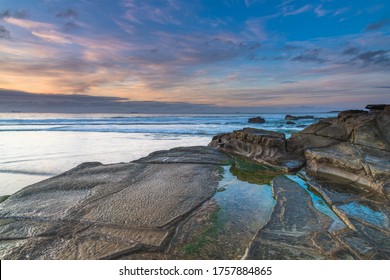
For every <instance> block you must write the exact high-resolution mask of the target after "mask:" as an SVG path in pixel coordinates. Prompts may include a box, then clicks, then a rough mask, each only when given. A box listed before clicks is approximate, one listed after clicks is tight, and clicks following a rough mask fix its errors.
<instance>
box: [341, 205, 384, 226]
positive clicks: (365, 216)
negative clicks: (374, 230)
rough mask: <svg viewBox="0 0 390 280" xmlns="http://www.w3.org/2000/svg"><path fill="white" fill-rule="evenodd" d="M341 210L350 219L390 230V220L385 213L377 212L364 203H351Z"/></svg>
mask: <svg viewBox="0 0 390 280" xmlns="http://www.w3.org/2000/svg"><path fill="white" fill-rule="evenodd" d="M339 208H340V209H341V210H342V211H343V212H345V213H346V214H347V215H348V216H350V217H356V218H358V219H360V220H363V221H365V222H367V223H370V224H373V225H375V226H377V227H380V228H384V229H388V228H389V218H388V217H387V216H386V215H385V214H384V213H383V212H381V211H375V210H373V209H372V208H370V207H368V206H366V205H363V203H362V202H351V203H348V204H344V205H341V206H339Z"/></svg>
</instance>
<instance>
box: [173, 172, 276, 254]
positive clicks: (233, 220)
mask: <svg viewBox="0 0 390 280" xmlns="http://www.w3.org/2000/svg"><path fill="white" fill-rule="evenodd" d="M230 169H231V167H230V166H225V167H224V168H223V179H222V180H221V181H220V183H219V189H218V191H217V193H216V194H215V195H214V196H213V197H212V198H211V200H210V201H209V202H207V203H206V204H205V205H203V207H202V208H201V209H200V211H198V213H197V214H195V215H194V216H193V217H192V218H190V219H189V220H188V221H186V223H185V224H184V225H183V227H182V230H181V234H180V236H176V237H175V238H174V241H173V246H174V247H175V248H176V249H175V252H179V253H182V254H184V255H185V256H187V257H188V258H202V259H240V258H242V257H243V256H244V254H245V251H246V249H247V246H248V244H249V243H250V242H251V240H252V239H253V237H254V236H255V235H256V233H257V232H258V230H260V229H261V228H262V227H263V226H265V225H266V224H267V222H268V221H269V219H270V216H271V213H272V210H273V207H274V205H275V200H274V198H273V195H272V189H271V187H270V186H269V185H266V184H262V185H259V184H252V183H248V182H246V181H241V180H239V179H238V178H237V177H236V176H234V175H233V174H232V173H231V171H230ZM202 213H203V214H202ZM204 213H207V214H204ZM205 217H207V218H205ZM183 229H186V230H183ZM180 248H181V249H180Z"/></svg>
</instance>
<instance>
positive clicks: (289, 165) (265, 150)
mask: <svg viewBox="0 0 390 280" xmlns="http://www.w3.org/2000/svg"><path fill="white" fill-rule="evenodd" d="M209 146H211V147H217V148H219V149H220V150H222V151H224V152H227V153H231V154H234V155H241V156H244V157H247V158H250V159H252V160H255V161H258V162H261V163H268V164H271V165H274V166H277V167H280V168H282V169H284V170H286V171H287V172H289V171H292V170H298V169H299V168H301V167H302V165H303V163H304V160H303V157H302V155H299V154H288V153H287V151H286V138H285V135H284V134H283V133H277V132H272V131H267V130H262V129H254V128H244V129H243V130H237V131H234V132H232V133H226V134H221V135H217V136H215V137H214V138H213V140H212V141H211V143H210V144H209Z"/></svg>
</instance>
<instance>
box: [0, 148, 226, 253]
mask: <svg viewBox="0 0 390 280" xmlns="http://www.w3.org/2000/svg"><path fill="white" fill-rule="evenodd" d="M163 158H168V159H175V158H176V159H177V160H176V161H175V160H172V161H171V164H162V163H166V160H162V159H163ZM149 159H153V163H149V162H147V160H144V161H139V162H133V163H123V164H111V165H102V164H100V163H86V164H82V165H80V166H78V167H76V168H74V169H72V170H70V171H68V172H65V173H63V174H61V175H59V176H56V177H53V178H51V179H48V180H45V181H42V182H39V183H37V184H34V185H31V186H29V187H27V188H25V189H23V190H21V191H19V192H17V193H15V194H14V195H11V196H10V197H9V198H8V199H7V200H6V201H4V202H3V203H0V248H1V250H0V258H2V259H98V258H119V257H121V256H123V255H126V254H131V253H134V252H147V251H153V250H157V249H160V248H161V247H162V246H165V245H166V242H167V240H168V239H169V237H170V236H171V234H172V231H173V230H174V228H175V226H176V225H177V224H178V222H180V220H181V219H182V218H183V217H185V216H186V215H189V214H190V213H191V212H192V211H194V210H195V209H197V208H199V206H200V205H201V204H202V203H203V202H204V201H206V200H208V199H209V198H210V197H212V196H213V195H214V193H215V191H216V189H217V187H218V182H219V181H220V180H221V174H220V171H221V170H220V168H221V167H220V166H219V165H218V163H226V162H229V161H230V158H229V156H226V155H224V154H222V153H220V152H218V151H216V150H214V149H212V148H204V149H202V148H199V147H195V148H193V149H191V148H185V149H182V150H180V149H174V150H171V151H164V152H159V153H158V154H157V156H156V154H155V155H154V156H151V157H149ZM189 159H193V160H192V161H191V162H192V163H184V162H189ZM210 162H213V163H214V164H210Z"/></svg>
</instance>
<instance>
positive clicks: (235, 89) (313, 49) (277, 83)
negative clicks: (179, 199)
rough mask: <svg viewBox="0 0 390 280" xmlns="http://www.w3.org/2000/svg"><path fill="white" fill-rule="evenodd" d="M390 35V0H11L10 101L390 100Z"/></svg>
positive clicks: (6, 26) (6, 80)
mask: <svg viewBox="0 0 390 280" xmlns="http://www.w3.org/2000/svg"><path fill="white" fill-rule="evenodd" d="M389 35H390V2H389V1H385V0H382V1H379V0H370V1H367V0H353V1H352V0H349V1H347V0H316V1H304V0H302V1H301V0H220V1H217V0H191V1H185V0H166V1H160V0H150V1H149V0H72V1H69V0H0V110H3V111H4V110H18V109H21V110H25V109H27V108H28V107H29V106H30V107H34V108H36V109H37V110H44V111H45V110H46V111H48V110H49V111H50V110H54V111H55V110H59V111H64V110H65V111H66V110H67V108H74V107H75V106H76V107H77V106H79V107H80V108H82V107H83V106H85V104H88V107H89V108H93V107H94V106H95V109H96V110H97V111H99V110H103V109H102V108H103V107H105V108H108V107H110V108H111V107H112V108H114V107H117V108H121V110H122V111H123V110H129V111H132V109H131V107H132V106H133V105H134V104H138V105H139V104H149V105H151V107H150V108H151V110H153V106H154V107H161V106H165V105H167V104H168V105H169V106H168V107H166V108H169V109H167V110H172V108H174V107H175V106H173V107H172V106H171V105H172V104H177V105H178V106H183V105H184V104H187V105H189V106H190V107H191V106H192V107H191V108H192V109H194V108H195V109H194V110H195V111H196V110H198V109H199V108H208V109H210V110H214V109H215V108H216V107H228V108H232V110H236V108H245V107H247V109H248V108H268V109H270V108H276V109H277V108H279V109H280V108H306V109H307V108H309V109H313V110H316V109H321V108H322V109H324V108H326V109H331V108H335V109H340V108H342V109H344V108H364V106H365V105H366V104H372V103H390V79H389V74H390V36H389ZM61 108H62V109H61ZM124 108H126V109H124ZM110 110H111V109H110ZM112 110H114V111H115V109H112ZM237 110H238V109H237ZM103 111H104V110H103Z"/></svg>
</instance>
